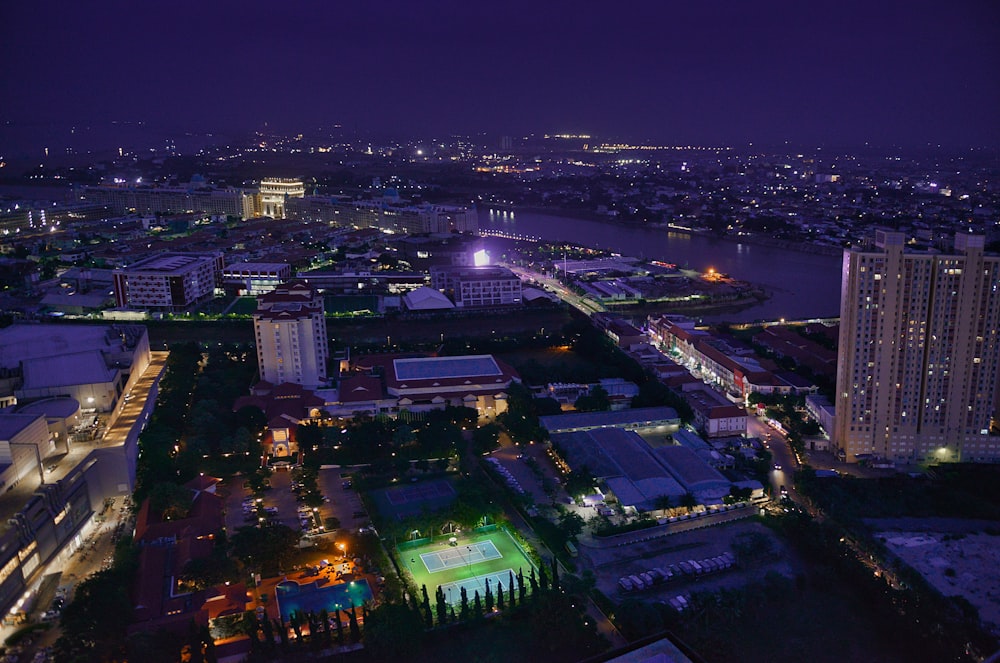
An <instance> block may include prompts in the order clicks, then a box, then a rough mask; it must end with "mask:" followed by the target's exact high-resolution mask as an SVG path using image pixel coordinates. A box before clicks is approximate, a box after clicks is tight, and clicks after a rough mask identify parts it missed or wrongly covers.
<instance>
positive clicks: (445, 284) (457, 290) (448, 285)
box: [430, 265, 521, 308]
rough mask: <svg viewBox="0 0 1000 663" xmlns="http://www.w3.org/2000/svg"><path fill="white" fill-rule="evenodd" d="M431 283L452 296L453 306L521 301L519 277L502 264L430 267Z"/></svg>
mask: <svg viewBox="0 0 1000 663" xmlns="http://www.w3.org/2000/svg"><path fill="white" fill-rule="evenodd" d="M430 272H431V286H432V287H433V288H434V289H435V290H440V291H442V292H444V294H446V295H448V296H449V297H451V299H452V301H453V302H455V307H456V308H474V307H480V306H510V305H514V304H518V305H519V304H520V303H521V279H520V278H518V276H517V275H516V274H514V273H513V272H512V271H510V270H509V269H507V268H505V267H458V266H451V265H441V266H438V265H435V266H433V267H431V270H430Z"/></svg>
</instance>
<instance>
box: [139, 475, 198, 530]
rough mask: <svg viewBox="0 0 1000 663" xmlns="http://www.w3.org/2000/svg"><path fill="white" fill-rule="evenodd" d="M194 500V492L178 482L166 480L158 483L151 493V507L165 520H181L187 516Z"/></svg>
mask: <svg viewBox="0 0 1000 663" xmlns="http://www.w3.org/2000/svg"><path fill="white" fill-rule="evenodd" d="M193 501H194V492H192V491H191V489H189V488H185V487H184V486H179V485H177V484H176V483H172V482H169V481H164V482H161V483H158V484H156V485H155V486H154V487H153V490H152V491H150V493H149V508H150V510H151V511H152V512H153V513H158V514H161V515H162V516H163V519H164V520H180V519H181V518H185V517H187V514H188V511H189V510H190V509H191V503H192V502H193Z"/></svg>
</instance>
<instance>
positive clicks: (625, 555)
mask: <svg viewBox="0 0 1000 663" xmlns="http://www.w3.org/2000/svg"><path fill="white" fill-rule="evenodd" d="M751 532H755V533H760V534H762V535H764V536H766V537H767V539H768V540H769V541H770V542H771V547H772V554H771V555H769V556H767V559H766V560H764V561H761V562H758V563H754V564H751V565H747V566H740V565H739V564H737V566H736V567H734V568H732V569H728V570H725V571H719V572H717V573H713V574H710V575H706V576H700V577H697V578H683V579H680V580H677V579H672V580H670V581H669V582H667V583H665V584H663V585H660V586H658V587H656V588H654V589H649V590H644V591H640V592H633V593H630V594H625V593H622V592H621V591H620V590H619V587H618V579H619V578H621V577H622V576H626V575H632V574H636V573H641V572H643V571H647V570H649V569H650V568H652V567H655V566H669V565H670V564H677V563H679V562H682V561H687V560H690V559H695V560H699V559H704V558H706V557H715V556H717V555H721V554H722V553H724V552H733V549H732V543H733V540H734V539H735V538H736V537H737V536H739V535H741V534H746V533H751ZM580 557H581V558H582V560H583V561H585V562H586V563H587V565H588V566H589V567H590V568H593V569H594V573H595V575H596V576H597V586H598V588H599V589H600V590H601V591H602V592H604V594H605V595H607V596H608V597H609V598H611V599H612V600H619V599H622V598H625V597H626V596H630V597H631V596H634V597H636V598H643V599H648V600H656V601H660V600H665V599H666V598H667V597H670V596H676V595H677V594H689V593H691V592H696V591H710V590H716V589H721V588H724V587H739V586H741V585H743V584H745V583H747V582H750V581H751V580H756V579H760V578H762V577H763V576H764V574H766V573H767V572H768V571H777V572H778V573H781V574H783V575H786V576H789V577H791V576H793V575H794V574H795V573H796V572H797V567H796V566H795V564H794V562H793V561H791V560H792V557H791V556H790V552H789V551H788V550H787V549H786V548H785V546H784V545H783V544H782V542H781V540H780V539H778V538H777V537H776V536H774V534H773V533H772V532H771V530H769V529H767V528H766V527H764V526H763V525H761V524H760V523H756V522H750V521H736V522H732V523H727V524H724V525H719V526H717V527H706V528H702V529H698V530H694V531H691V532H682V533H679V534H673V535H670V536H665V537H660V538H657V539H653V540H651V541H646V542H643V543H638V544H633V545H631V546H626V547H621V548H619V547H610V548H590V547H583V546H581V547H580Z"/></svg>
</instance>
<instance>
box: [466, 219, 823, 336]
mask: <svg viewBox="0 0 1000 663" xmlns="http://www.w3.org/2000/svg"><path fill="white" fill-rule="evenodd" d="M479 227H480V228H481V229H492V230H499V231H504V232H506V233H510V234H518V235H526V236H530V237H537V238H540V239H543V240H547V241H559V242H570V243H573V244H579V245H582V246H590V247H594V248H600V249H607V250H611V251H615V252H618V253H621V254H623V255H629V256H636V257H640V258H645V259H656V260H663V261H665V262H672V263H676V264H678V265H679V266H681V267H687V268H690V269H697V270H702V271H704V270H706V269H708V268H710V267H711V268H714V269H715V270H716V271H718V272H722V273H725V274H729V275H730V276H732V277H733V278H737V279H741V280H744V281H750V282H751V283H754V284H756V285H759V286H762V287H763V288H764V289H765V290H766V291H767V292H768V293H769V294H770V298H769V299H768V300H767V301H764V302H761V303H760V304H757V305H754V306H751V307H749V308H745V309H743V310H740V311H734V312H726V313H725V314H720V315H716V316H705V317H704V319H705V320H709V321H712V320H728V321H732V322H750V321H753V320H761V319H764V320H778V319H781V318H785V319H789V320H802V319H807V318H827V317H837V316H838V315H839V314H840V273H841V262H842V261H841V258H840V257H839V256H829V255H820V254H814V253H805V252H800V251H794V250H791V249H783V248H777V247H772V246H762V245H759V244H746V243H741V242H735V241H731V240H722V239H716V238H712V237H706V236H704V235H697V234H688V233H683V232H674V231H669V230H666V229H650V228H639V227H634V226H624V225H618V224H615V223H613V222H601V221H591V220H587V219H574V218H569V217H563V216H551V215H547V214H538V213H534V212H523V211H522V212H510V211H508V212H502V211H500V210H491V209H480V210H479Z"/></svg>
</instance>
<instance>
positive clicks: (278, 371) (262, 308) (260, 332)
mask: <svg viewBox="0 0 1000 663" xmlns="http://www.w3.org/2000/svg"><path fill="white" fill-rule="evenodd" d="M323 315H324V310H323V296H322V295H320V294H319V293H318V292H316V291H315V290H314V289H313V288H312V287H311V286H310V285H309V284H308V283H306V282H304V281H301V280H293V281H289V282H288V283H285V284H283V285H280V286H278V287H276V288H275V289H274V290H272V291H271V292H269V293H266V294H263V295H260V296H259V297H257V311H256V312H255V313H254V314H253V327H254V336H255V339H256V342H257V363H258V365H259V366H260V379H261V380H264V381H265V382H270V383H271V384H273V385H279V384H282V383H285V382H291V383H293V384H298V385H302V386H303V387H305V388H306V389H316V388H317V387H320V386H323V385H325V384H326V375H327V374H326V362H327V359H328V358H329V349H328V348H327V337H326V319H325V318H324V317H323Z"/></svg>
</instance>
